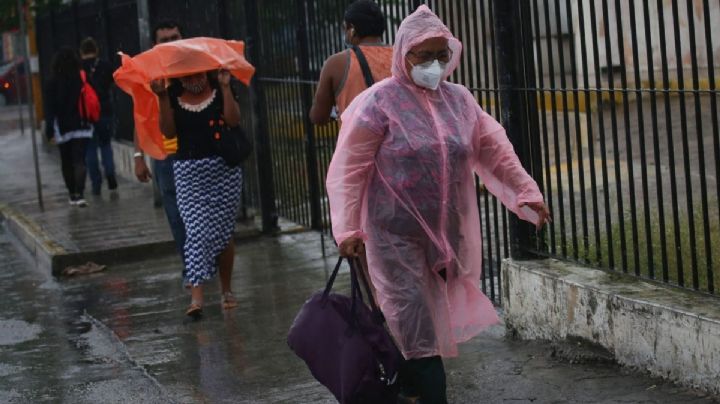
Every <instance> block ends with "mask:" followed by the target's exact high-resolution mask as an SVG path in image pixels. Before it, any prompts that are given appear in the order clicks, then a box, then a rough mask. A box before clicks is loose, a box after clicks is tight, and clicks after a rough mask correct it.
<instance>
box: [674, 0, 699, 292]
mask: <svg viewBox="0 0 720 404" xmlns="http://www.w3.org/2000/svg"><path fill="white" fill-rule="evenodd" d="M678 3H679V1H673V2H672V19H673V36H674V39H675V41H674V42H675V63H676V68H675V69H676V71H677V83H678V87H680V88H683V87H684V86H685V74H684V72H683V70H684V66H683V57H682V45H681V37H680V16H679V10H678ZM685 103H686V100H685V95H684V94H683V95H681V96H680V130H681V133H680V134H681V139H682V155H683V168H684V171H685V197H686V198H687V209H688V222H687V223H688V226H689V228H690V231H689V237H690V247H689V248H690V260H691V261H690V270H691V273H692V284H693V288H695V289H697V283H698V277H697V275H698V274H697V264H698V262H697V245H696V235H695V215H694V206H693V197H692V179H691V178H690V174H691V173H690V145H689V143H688V127H687V108H686V105H685ZM681 240H682V239H681ZM676 242H677V241H676ZM678 277H680V274H678ZM682 278H683V280H682V282H683V283H681V285H684V284H685V283H684V282H685V279H684V278H685V277H684V276H683V277H682ZM678 281H679V280H678Z"/></svg>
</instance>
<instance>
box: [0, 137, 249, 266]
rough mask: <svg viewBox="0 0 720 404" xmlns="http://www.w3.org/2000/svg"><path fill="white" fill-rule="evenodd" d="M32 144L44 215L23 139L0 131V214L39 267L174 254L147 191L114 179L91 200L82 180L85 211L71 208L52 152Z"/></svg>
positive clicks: (242, 231) (241, 231)
mask: <svg viewBox="0 0 720 404" xmlns="http://www.w3.org/2000/svg"><path fill="white" fill-rule="evenodd" d="M38 137H39V138H42V135H40V134H38ZM38 140H39V141H40V142H41V144H40V145H39V161H40V172H41V178H42V193H43V199H44V210H43V209H40V206H39V204H38V199H37V192H36V185H35V171H34V166H33V159H32V143H31V136H30V132H29V131H28V130H26V131H25V135H24V136H23V135H21V134H20V132H19V131H10V132H4V133H1V132H0V173H2V175H0V215H1V216H4V217H5V219H6V220H7V226H8V229H9V230H10V231H11V233H12V234H13V235H14V236H15V237H17V238H18V239H19V240H21V241H22V243H23V244H24V245H25V246H26V247H27V248H28V249H29V250H30V251H31V252H32V255H33V257H34V259H35V261H36V263H37V265H38V266H39V267H41V268H44V269H46V270H48V271H52V272H53V273H57V272H59V271H61V270H62V269H63V268H65V267H66V266H69V265H76V264H80V263H84V262H86V261H95V262H98V263H100V264H116V263H120V262H127V261H128V260H135V261H137V260H142V259H144V258H147V257H152V256H157V255H158V254H165V253H168V254H169V253H173V252H174V251H175V246H174V243H173V241H172V235H171V233H170V229H169V227H168V224H167V220H166V218H165V213H164V211H163V210H162V209H161V208H156V207H154V206H153V200H152V186H151V185H150V184H142V183H140V182H138V181H134V180H132V181H131V180H127V179H123V178H119V188H118V190H117V191H116V192H109V191H108V190H107V188H106V187H105V188H104V189H103V191H102V195H101V196H100V197H95V196H92V195H89V194H90V192H89V180H88V182H87V185H86V187H88V190H87V192H86V198H87V200H88V203H89V206H88V207H87V208H77V207H71V206H70V205H69V203H68V195H67V191H66V189H65V185H64V183H63V180H62V174H61V171H60V161H59V155H58V153H57V148H56V147H55V146H50V145H48V144H46V143H45V142H44V140H43V139H38ZM236 233H237V235H238V236H241V237H242V236H255V235H257V234H258V233H259V231H258V229H257V227H256V226H255V224H254V223H253V222H251V223H247V224H238V227H237V228H236Z"/></svg>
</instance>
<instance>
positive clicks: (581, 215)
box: [513, 0, 720, 293]
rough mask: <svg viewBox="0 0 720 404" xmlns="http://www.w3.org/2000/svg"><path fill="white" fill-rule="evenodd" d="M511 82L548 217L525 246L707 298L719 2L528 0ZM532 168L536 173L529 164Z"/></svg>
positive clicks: (718, 247) (719, 160)
mask: <svg viewBox="0 0 720 404" xmlns="http://www.w3.org/2000/svg"><path fill="white" fill-rule="evenodd" d="M513 12H514V14H513V16H514V21H515V22H514V28H515V29H516V30H517V32H519V33H520V34H519V35H517V40H516V43H515V46H516V47H518V48H519V49H525V50H530V49H531V50H533V51H527V52H522V53H521V54H520V55H519V59H520V60H522V61H523V63H524V65H525V66H529V67H530V68H528V69H526V70H525V71H524V72H521V73H520V74H521V75H522V76H523V77H522V78H521V81H524V83H525V85H524V88H517V89H515V91H516V96H518V97H520V96H522V97H523V99H524V102H525V104H524V105H523V107H524V108H526V109H527V110H528V111H529V113H528V114H527V116H528V118H529V119H528V122H527V127H526V133H527V134H528V136H529V137H530V138H531V139H532V140H534V142H531V144H532V146H533V147H531V150H532V153H533V155H535V156H537V157H540V159H539V161H537V162H535V163H533V164H535V165H541V167H536V170H535V172H542V177H541V178H538V179H540V180H542V182H543V183H544V191H545V192H544V193H545V196H546V199H547V202H548V204H549V205H550V207H551V210H552V211H553V214H554V216H555V222H554V223H553V225H551V226H550V227H549V229H548V230H549V231H548V233H547V234H545V238H544V239H542V240H541V242H540V243H539V244H537V245H536V246H535V248H532V249H531V251H533V252H535V253H538V254H542V255H550V256H554V257H559V258H562V259H570V260H575V261H579V262H581V263H583V264H589V265H592V266H597V267H602V268H608V269H612V270H617V271H621V272H625V273H631V274H633V275H636V276H641V277H646V278H650V279H657V280H660V281H662V282H666V283H671V284H676V285H679V286H683V287H688V288H692V289H695V290H699V291H704V292H709V293H716V291H717V290H718V287H719V286H720V283H719V280H718V278H719V276H716V275H718V274H717V273H716V272H717V268H718V267H719V266H720V223H719V220H720V219H719V218H720V205H718V201H720V147H719V143H720V142H719V141H718V136H719V134H718V110H717V93H718V92H717V89H716V84H715V75H716V74H717V73H718V71H717V66H716V62H717V60H718V58H719V57H720V49H719V48H718V45H719V44H720V32H719V31H717V30H713V29H712V27H713V26H717V25H718V24H720V3H719V2H716V1H710V0H688V1H679V0H657V1H639V0H637V1H635V0H631V1H619V0H616V1H607V0H602V1H600V0H598V1H591V0H577V1H570V0H552V1H549V0H542V1H540V0H536V1H532V2H529V3H524V5H523V6H518V7H517V8H516V9H515V10H513ZM537 168H540V169H541V170H540V171H538V170H537Z"/></svg>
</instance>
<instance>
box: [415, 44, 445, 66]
mask: <svg viewBox="0 0 720 404" xmlns="http://www.w3.org/2000/svg"><path fill="white" fill-rule="evenodd" d="M408 55H411V56H413V57H414V58H415V59H417V61H418V63H417V64H422V63H427V62H432V61H433V60H435V59H437V60H439V61H441V62H443V63H448V62H450V59H452V55H453V53H452V51H451V50H450V48H448V49H445V50H442V51H440V52H428V51H420V52H413V51H409V52H408Z"/></svg>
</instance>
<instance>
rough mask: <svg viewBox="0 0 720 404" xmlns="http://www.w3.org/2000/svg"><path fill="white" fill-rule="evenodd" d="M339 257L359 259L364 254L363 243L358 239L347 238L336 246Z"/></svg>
mask: <svg viewBox="0 0 720 404" xmlns="http://www.w3.org/2000/svg"><path fill="white" fill-rule="evenodd" d="M338 252H339V253H340V256H341V257H347V258H350V257H359V256H360V255H361V254H362V253H364V252H365V243H364V242H363V240H362V239H361V238H360V237H349V238H347V239H345V240H344V241H343V242H342V243H340V245H339V246H338Z"/></svg>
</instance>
